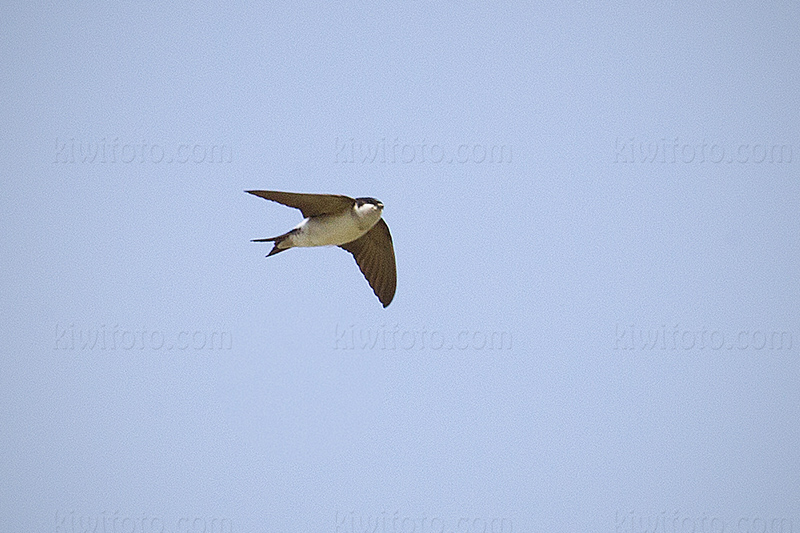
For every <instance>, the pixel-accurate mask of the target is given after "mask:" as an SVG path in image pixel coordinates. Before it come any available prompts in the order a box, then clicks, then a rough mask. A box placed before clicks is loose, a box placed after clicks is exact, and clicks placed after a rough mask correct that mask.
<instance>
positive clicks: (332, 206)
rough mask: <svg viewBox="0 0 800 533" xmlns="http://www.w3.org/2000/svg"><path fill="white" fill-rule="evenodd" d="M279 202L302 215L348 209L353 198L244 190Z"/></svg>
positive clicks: (322, 213) (335, 195) (352, 203)
mask: <svg viewBox="0 0 800 533" xmlns="http://www.w3.org/2000/svg"><path fill="white" fill-rule="evenodd" d="M245 192H249V193H250V194H254V195H256V196H260V197H261V198H265V199H267V200H272V201H273V202H278V203H279V204H283V205H288V206H289V207H294V208H296V209H299V210H300V211H301V212H302V213H303V216H304V217H306V218H308V217H313V216H317V215H327V214H329V213H337V212H341V211H344V210H346V209H350V208H351V207H352V206H353V205H354V204H355V203H356V201H355V199H353V198H350V197H349V196H343V195H341V194H304V193H297V192H281V191H245Z"/></svg>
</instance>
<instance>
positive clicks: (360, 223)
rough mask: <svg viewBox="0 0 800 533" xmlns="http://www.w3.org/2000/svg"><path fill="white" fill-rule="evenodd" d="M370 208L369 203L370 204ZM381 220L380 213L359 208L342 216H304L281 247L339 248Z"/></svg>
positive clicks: (354, 208)
mask: <svg viewBox="0 0 800 533" xmlns="http://www.w3.org/2000/svg"><path fill="white" fill-rule="evenodd" d="M369 206H371V204H369ZM380 218H381V213H380V210H378V209H374V208H373V209H368V208H367V206H365V207H362V208H359V207H358V206H357V205H354V206H353V208H352V209H349V210H347V211H343V212H341V213H332V214H328V215H319V216H315V217H307V218H305V219H304V220H303V221H302V222H301V223H300V224H298V225H297V226H295V228H294V230H292V231H293V232H294V233H292V232H290V236H289V238H287V239H286V240H285V241H283V243H284V246H282V248H293V247H295V246H340V245H342V244H346V243H348V242H352V241H354V240H356V239H358V238H359V237H361V236H362V235H364V234H365V233H366V232H368V231H369V230H371V229H372V226H374V225H375V223H376V222H378V220H380Z"/></svg>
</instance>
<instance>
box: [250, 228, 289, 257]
mask: <svg viewBox="0 0 800 533" xmlns="http://www.w3.org/2000/svg"><path fill="white" fill-rule="evenodd" d="M292 233H294V230H292V231H289V232H287V233H284V234H283V235H278V236H277V237H269V238H267V239H253V240H252V241H251V242H274V243H275V246H273V247H272V250H270V252H269V253H268V254H267V257H269V256H271V255H275V254H277V253H280V252H285V251H286V250H288V249H289V248H290V247H283V248H282V247H280V244H281V243H282V242H283V241H285V240H286V239H288V238H289V235H291V234H292Z"/></svg>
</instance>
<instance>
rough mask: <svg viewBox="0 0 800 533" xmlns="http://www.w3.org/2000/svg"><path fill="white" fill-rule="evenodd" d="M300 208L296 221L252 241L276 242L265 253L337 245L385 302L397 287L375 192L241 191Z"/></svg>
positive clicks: (388, 237)
mask: <svg viewBox="0 0 800 533" xmlns="http://www.w3.org/2000/svg"><path fill="white" fill-rule="evenodd" d="M245 192H248V193H250V194H254V195H256V196H260V197H261V198H265V199H267V200H272V201H273V202H278V203H279V204H283V205H286V206H289V207H294V208H296V209H299V210H300V212H301V213H302V214H303V217H305V218H304V219H303V221H302V222H300V224H298V225H297V226H295V227H294V228H292V229H291V230H289V231H287V232H286V233H284V234H283V235H278V236H277V237H270V238H268V239H253V242H272V243H275V244H274V245H273V247H272V250H271V251H270V252H269V254H267V257H269V256H271V255H275V254H277V253H280V252H283V251H285V250H288V249H289V248H294V247H296V246H303V247H305V246H331V245H332V246H339V247H340V248H344V249H345V250H347V251H348V252H350V253H351V254H353V257H354V258H355V260H356V263H357V264H358V268H360V269H361V272H362V273H363V274H364V277H365V278H367V281H368V282H369V285H370V287H372V290H373V291H374V292H375V296H377V297H378V300H380V302H381V303H382V304H383V307H386V306H387V305H389V304H390V303H391V302H392V298H394V292H395V289H396V288H397V268H396V266H395V261H394V248H393V247H392V236H391V234H390V233H389V226H387V225H386V222H384V220H383V219H382V218H381V214H382V213H383V204H382V203H381V202H380V201H379V200H376V199H375V198H369V197H367V198H350V197H349V196H342V195H339V194H303V193H296V192H280V191H245Z"/></svg>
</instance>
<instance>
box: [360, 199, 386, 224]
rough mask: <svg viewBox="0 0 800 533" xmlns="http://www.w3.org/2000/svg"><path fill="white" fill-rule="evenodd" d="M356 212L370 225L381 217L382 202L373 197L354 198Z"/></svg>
mask: <svg viewBox="0 0 800 533" xmlns="http://www.w3.org/2000/svg"><path fill="white" fill-rule="evenodd" d="M356 213H357V214H358V216H359V218H361V219H362V220H364V221H366V222H367V223H368V225H369V226H370V227H371V226H372V225H373V224H375V223H376V222H377V221H378V220H380V218H381V214H382V213H383V202H381V201H380V200H377V199H375V198H370V197H366V198H356Z"/></svg>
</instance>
